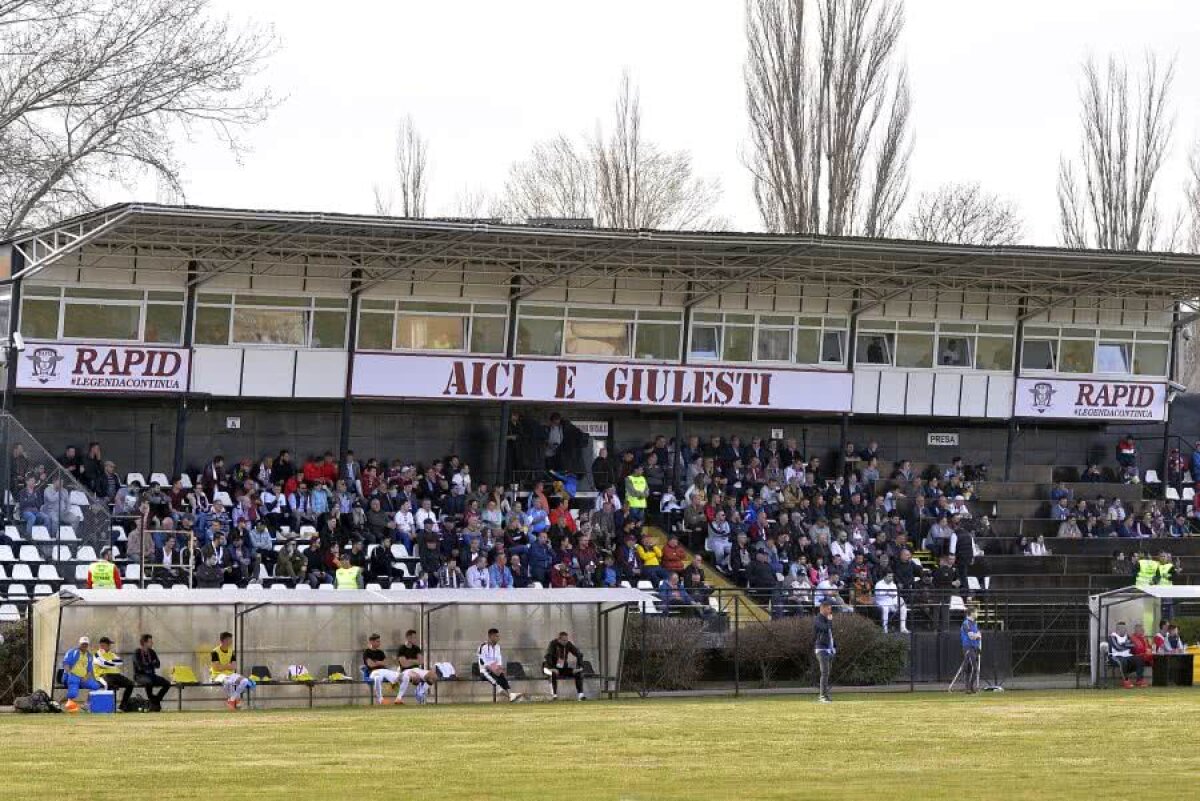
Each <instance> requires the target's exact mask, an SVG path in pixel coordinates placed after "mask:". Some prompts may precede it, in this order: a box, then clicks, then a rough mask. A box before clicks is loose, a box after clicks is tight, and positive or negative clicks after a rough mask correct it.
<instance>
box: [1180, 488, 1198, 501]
mask: <svg viewBox="0 0 1200 801" xmlns="http://www.w3.org/2000/svg"><path fill="white" fill-rule="evenodd" d="M1183 499H1184V500H1185V501H1187V502H1189V503H1191V502H1192V501H1194V500H1196V488H1195V487H1184V488H1183Z"/></svg>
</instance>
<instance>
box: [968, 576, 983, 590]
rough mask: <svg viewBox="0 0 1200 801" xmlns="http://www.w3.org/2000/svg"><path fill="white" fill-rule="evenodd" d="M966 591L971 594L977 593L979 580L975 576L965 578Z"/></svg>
mask: <svg viewBox="0 0 1200 801" xmlns="http://www.w3.org/2000/svg"><path fill="white" fill-rule="evenodd" d="M967 589H968V590H970V591H971V592H979V589H980V587H979V578H978V577H977V576H967Z"/></svg>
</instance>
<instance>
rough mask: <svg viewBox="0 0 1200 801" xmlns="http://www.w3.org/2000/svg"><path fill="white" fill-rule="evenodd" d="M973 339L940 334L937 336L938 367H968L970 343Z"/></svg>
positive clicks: (970, 362)
mask: <svg viewBox="0 0 1200 801" xmlns="http://www.w3.org/2000/svg"><path fill="white" fill-rule="evenodd" d="M972 339H973V337H964V336H955V335H953V334H952V335H949V336H947V335H946V334H941V335H939V336H938V365H940V366H942V367H970V366H971V364H972V363H973V360H972V359H971V341H972Z"/></svg>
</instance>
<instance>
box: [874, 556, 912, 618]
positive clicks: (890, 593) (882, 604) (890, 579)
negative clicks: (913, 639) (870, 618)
mask: <svg viewBox="0 0 1200 801" xmlns="http://www.w3.org/2000/svg"><path fill="white" fill-rule="evenodd" d="M875 605H876V606H877V607H879V613H880V617H881V619H882V621H883V632H884V633H885V634H886V633H887V630H888V622H889V621H890V620H891V617H892V615H894V614H897V613H899V616H900V633H901V634H908V604H906V603H905V602H904V599H903V598H902V597H901V596H900V590H899V588H898V587H897V586H896V578H895V576H894V575H893V573H892V571H890V570H889V571H888V572H887V573H886V574H884V576H883V578H881V579H880V580H879V581H877V582H876V583H875Z"/></svg>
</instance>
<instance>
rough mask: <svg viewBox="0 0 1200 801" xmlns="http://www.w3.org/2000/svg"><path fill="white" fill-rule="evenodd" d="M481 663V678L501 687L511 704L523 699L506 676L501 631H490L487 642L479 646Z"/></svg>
mask: <svg viewBox="0 0 1200 801" xmlns="http://www.w3.org/2000/svg"><path fill="white" fill-rule="evenodd" d="M475 656H476V659H477V660H478V661H479V675H480V677H481V678H482V679H483V680H484V681H486V682H488V683H489V684H491V685H492V686H494V687H499V688H500V689H501V690H504V692H506V693H508V700H509V701H510V702H512V701H516V700H518V699H520V698H521V693H516V692H513V690H512V687H510V686H509V684H508V677H507V676H505V675H504V654H503V653H501V651H500V629H488V636H487V641H486V642H484V643H482V644H481V645H480V646H479V650H478V651H476V653H475Z"/></svg>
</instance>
